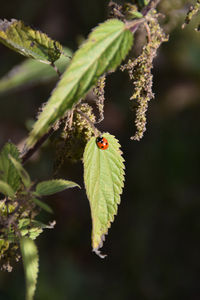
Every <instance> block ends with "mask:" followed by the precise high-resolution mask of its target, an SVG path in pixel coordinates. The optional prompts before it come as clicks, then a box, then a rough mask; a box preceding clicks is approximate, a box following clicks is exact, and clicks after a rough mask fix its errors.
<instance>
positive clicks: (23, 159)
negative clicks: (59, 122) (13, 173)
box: [21, 128, 55, 164]
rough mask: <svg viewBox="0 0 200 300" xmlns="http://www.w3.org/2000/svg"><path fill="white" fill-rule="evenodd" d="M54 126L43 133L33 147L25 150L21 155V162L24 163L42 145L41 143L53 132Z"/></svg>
mask: <svg viewBox="0 0 200 300" xmlns="http://www.w3.org/2000/svg"><path fill="white" fill-rule="evenodd" d="M54 131H55V130H54V128H51V129H50V130H49V131H48V132H47V133H46V134H45V135H43V136H42V137H41V138H40V139H39V140H38V142H37V143H36V144H35V146H34V147H33V148H30V149H28V150H27V151H25V152H24V153H23V154H22V156H21V159H22V164H25V162H26V161H27V160H28V159H29V158H30V157H31V156H32V155H33V154H34V153H35V152H36V151H37V150H38V149H39V148H40V147H41V146H42V144H43V143H44V142H45V141H46V140H47V139H48V138H49V137H50V135H52V133H53V132H54Z"/></svg>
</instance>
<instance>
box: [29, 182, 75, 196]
mask: <svg viewBox="0 0 200 300" xmlns="http://www.w3.org/2000/svg"><path fill="white" fill-rule="evenodd" d="M76 186H77V187H79V188H80V186H79V185H78V184H77V183H75V182H73V181H69V180H64V179H54V180H48V181H42V182H40V183H38V184H37V186H36V190H35V193H34V194H35V195H37V196H47V195H53V194H55V193H58V192H62V191H64V190H66V189H69V188H72V187H76Z"/></svg>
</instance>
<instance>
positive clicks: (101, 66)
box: [27, 19, 133, 147]
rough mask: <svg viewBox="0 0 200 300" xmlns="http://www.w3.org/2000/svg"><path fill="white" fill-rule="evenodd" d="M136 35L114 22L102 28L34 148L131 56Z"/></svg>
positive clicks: (53, 104)
mask: <svg viewBox="0 0 200 300" xmlns="http://www.w3.org/2000/svg"><path fill="white" fill-rule="evenodd" d="M132 43H133V35H132V33H131V32H130V31H129V30H128V29H127V28H126V25H125V24H124V23H123V22H121V21H119V20H117V19H112V20H108V21H106V22H104V23H103V24H100V25H99V26H98V27H96V28H95V29H94V30H93V32H92V33H91V34H90V35H89V38H88V39H87V40H86V42H85V43H84V44H83V45H82V46H81V47H80V49H79V50H78V51H77V52H76V53H75V55H74V57H73V59H72V61H71V64H70V65H69V67H68V69H67V70H66V71H65V72H64V74H63V76H62V78H61V80H60V81H59V83H58V85H57V86H56V88H55V89H54V91H53V93H52V95H51V97H50V99H49V101H48V102H47V104H46V106H45V107H44V109H43V111H42V112H41V114H40V115H39V117H38V120H37V122H36V123H35V125H34V128H33V130H32V132H31V133H30V136H29V138H28V140H27V146H28V147H32V146H33V145H34V144H35V143H36V142H37V140H38V139H39V138H40V137H41V136H42V135H43V134H45V133H46V132H48V130H49V128H50V127H51V126H52V125H53V124H54V122H55V121H57V120H58V119H59V118H61V117H62V116H63V115H64V114H65V112H66V111H67V110H69V109H71V108H72V106H73V105H74V104H76V103H77V102H78V101H79V99H80V98H82V97H84V96H85V95H86V94H87V93H88V91H89V90H90V89H91V88H92V87H93V86H94V85H95V84H96V83H97V81H98V78H99V77H100V76H101V75H102V74H104V73H105V72H107V71H109V70H115V69H116V68H117V67H118V66H119V65H120V63H121V62H122V60H123V59H124V58H125V57H126V55H127V54H128V52H129V50H130V48H131V46H132Z"/></svg>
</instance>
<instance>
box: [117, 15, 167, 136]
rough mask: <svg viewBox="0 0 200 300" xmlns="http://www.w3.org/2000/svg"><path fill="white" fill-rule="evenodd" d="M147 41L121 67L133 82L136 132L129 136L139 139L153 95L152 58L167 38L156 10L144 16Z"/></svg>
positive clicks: (144, 128)
mask: <svg viewBox="0 0 200 300" xmlns="http://www.w3.org/2000/svg"><path fill="white" fill-rule="evenodd" d="M146 19H147V21H146V24H145V26H146V28H147V33H148V42H147V44H146V45H145V46H144V47H143V49H142V53H141V54H140V55H139V56H138V57H137V58H136V59H129V61H128V63H127V64H126V65H124V66H122V67H121V70H122V71H124V70H128V73H129V77H130V79H131V80H132V82H133V86H134V92H133V95H132V96H131V98H130V100H134V101H135V103H136V105H137V108H136V119H135V126H136V133H135V135H134V136H132V137H131V139H133V140H137V141H139V140H140V139H141V138H142V137H143V134H144V132H145V131H146V111H147V108H148V102H149V101H150V100H151V99H152V98H153V97H154V94H153V92H152V79H153V76H152V73H151V70H152V68H153V60H154V58H155V57H156V55H157V51H158V48H159V47H160V45H161V44H162V43H163V42H165V41H167V40H168V37H167V36H166V34H165V33H164V32H163V30H162V28H161V27H160V24H159V22H158V15H157V13H156V11H155V10H154V11H152V12H151V13H150V14H149V15H148V17H147V18H146Z"/></svg>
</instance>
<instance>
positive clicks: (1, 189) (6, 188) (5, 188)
mask: <svg viewBox="0 0 200 300" xmlns="http://www.w3.org/2000/svg"><path fill="white" fill-rule="evenodd" d="M0 193H2V194H4V195H5V196H8V197H10V198H14V197H15V192H14V191H13V189H12V187H11V186H10V185H9V184H7V183H6V182H4V181H2V180H0Z"/></svg>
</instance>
